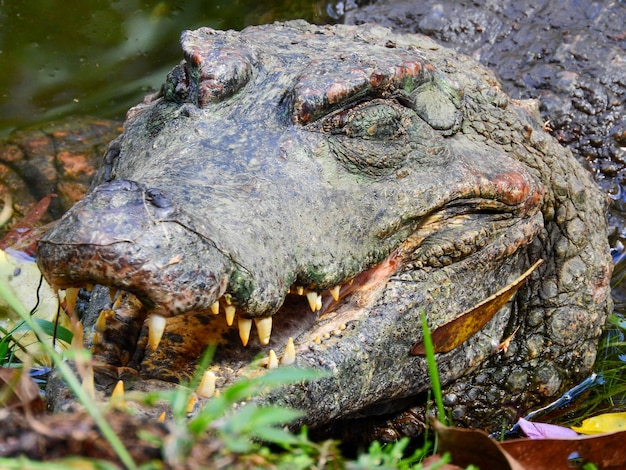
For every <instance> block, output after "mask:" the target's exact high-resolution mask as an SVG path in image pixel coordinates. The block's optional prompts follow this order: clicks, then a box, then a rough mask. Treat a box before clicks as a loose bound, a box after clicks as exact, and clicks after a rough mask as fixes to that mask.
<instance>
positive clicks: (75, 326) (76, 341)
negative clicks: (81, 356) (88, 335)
mask: <svg viewBox="0 0 626 470" xmlns="http://www.w3.org/2000/svg"><path fill="white" fill-rule="evenodd" d="M72 335H73V336H72V344H71V347H72V349H74V350H75V351H80V350H81V349H82V347H83V338H84V335H83V324H82V323H81V322H79V321H77V322H72Z"/></svg>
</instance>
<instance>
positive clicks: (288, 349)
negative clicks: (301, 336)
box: [280, 338, 296, 366]
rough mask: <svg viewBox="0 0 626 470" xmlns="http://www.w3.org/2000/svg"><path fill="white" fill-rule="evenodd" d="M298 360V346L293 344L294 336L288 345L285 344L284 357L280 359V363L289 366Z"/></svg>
mask: <svg viewBox="0 0 626 470" xmlns="http://www.w3.org/2000/svg"><path fill="white" fill-rule="evenodd" d="M294 362H296V347H295V345H294V344H293V338H289V340H288V341H287V345H286V346H285V351H284V352H283V357H282V358H281V360H280V363H281V364H283V365H285V366H288V365H291V364H293V363H294Z"/></svg>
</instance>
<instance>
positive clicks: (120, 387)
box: [109, 380, 126, 408]
mask: <svg viewBox="0 0 626 470" xmlns="http://www.w3.org/2000/svg"><path fill="white" fill-rule="evenodd" d="M109 404H110V405H111V406H113V407H116V408H118V407H124V406H126V400H125V399H124V381H122V380H118V381H117V384H115V388H114V389H113V392H112V393H111V398H110V399H109Z"/></svg>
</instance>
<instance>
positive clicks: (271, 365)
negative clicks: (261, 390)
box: [267, 349, 278, 369]
mask: <svg viewBox="0 0 626 470" xmlns="http://www.w3.org/2000/svg"><path fill="white" fill-rule="evenodd" d="M267 368H268V369H278V358H277V357H276V353H275V352H274V350H273V349H270V354H269V357H268V358H267Z"/></svg>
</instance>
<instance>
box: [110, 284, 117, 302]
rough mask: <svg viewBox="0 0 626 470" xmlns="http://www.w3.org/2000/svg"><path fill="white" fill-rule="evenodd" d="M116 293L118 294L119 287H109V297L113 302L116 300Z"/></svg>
mask: <svg viewBox="0 0 626 470" xmlns="http://www.w3.org/2000/svg"><path fill="white" fill-rule="evenodd" d="M115 294H117V289H116V288H115V287H109V298H110V299H111V302H113V301H114V300H115Z"/></svg>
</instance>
